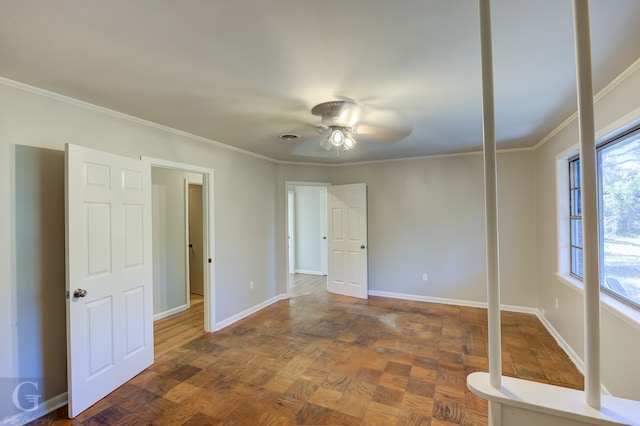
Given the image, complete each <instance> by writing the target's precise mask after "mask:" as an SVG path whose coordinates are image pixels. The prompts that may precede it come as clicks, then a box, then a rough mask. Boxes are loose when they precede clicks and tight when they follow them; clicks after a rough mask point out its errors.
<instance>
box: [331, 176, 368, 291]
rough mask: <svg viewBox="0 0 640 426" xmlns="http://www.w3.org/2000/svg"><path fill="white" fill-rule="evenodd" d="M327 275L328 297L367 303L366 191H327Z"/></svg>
mask: <svg viewBox="0 0 640 426" xmlns="http://www.w3.org/2000/svg"><path fill="white" fill-rule="evenodd" d="M327 210H328V215H327V216H328V217H329V218H330V219H329V223H328V227H329V242H328V245H329V271H328V286H327V289H328V290H329V291H330V292H331V293H337V294H343V295H346V296H353V297H358V298H361V299H367V298H368V297H369V289H368V275H367V268H368V265H367V187H366V185H365V184H354V185H336V186H331V187H329V196H328V199H327Z"/></svg>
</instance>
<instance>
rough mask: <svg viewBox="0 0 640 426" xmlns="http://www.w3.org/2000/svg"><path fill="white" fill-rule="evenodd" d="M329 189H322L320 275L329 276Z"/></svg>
mask: <svg viewBox="0 0 640 426" xmlns="http://www.w3.org/2000/svg"><path fill="white" fill-rule="evenodd" d="M328 250H329V249H328V247H327V188H321V189H320V274H321V275H327V269H328V268H329V265H328V263H327V262H328V260H327V255H328V254H329V251H328Z"/></svg>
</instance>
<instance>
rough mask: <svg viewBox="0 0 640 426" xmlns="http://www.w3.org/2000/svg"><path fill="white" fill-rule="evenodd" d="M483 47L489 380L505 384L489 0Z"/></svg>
mask: <svg viewBox="0 0 640 426" xmlns="http://www.w3.org/2000/svg"><path fill="white" fill-rule="evenodd" d="M480 51H481V55H482V129H483V140H484V143H483V158H484V196H485V216H486V219H485V220H486V239H487V243H486V244H487V299H488V302H489V382H490V384H491V386H493V387H495V388H499V387H500V386H501V385H502V352H501V351H502V349H501V344H500V270H499V265H500V262H499V254H498V187H497V172H496V132H495V117H494V116H495V114H494V100H493V54H492V50H491V9H490V5H489V0H480Z"/></svg>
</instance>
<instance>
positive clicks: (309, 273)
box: [296, 269, 324, 275]
mask: <svg viewBox="0 0 640 426" xmlns="http://www.w3.org/2000/svg"><path fill="white" fill-rule="evenodd" d="M296 274H305V275H324V274H323V273H322V272H320V271H311V270H309V269H296Z"/></svg>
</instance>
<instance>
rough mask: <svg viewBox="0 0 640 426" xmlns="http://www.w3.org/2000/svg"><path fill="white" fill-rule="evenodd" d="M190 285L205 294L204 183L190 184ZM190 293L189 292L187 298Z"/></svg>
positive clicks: (202, 294)
mask: <svg viewBox="0 0 640 426" xmlns="http://www.w3.org/2000/svg"><path fill="white" fill-rule="evenodd" d="M188 194H189V214H188V217H189V221H188V222H189V231H188V235H189V285H190V288H191V293H195V294H199V295H200V296H204V268H205V266H204V265H206V264H205V260H204V256H203V255H204V250H203V248H204V246H203V238H202V235H203V231H202V185H194V184H189V191H188ZM189 297H190V295H189V294H187V300H188V299H189Z"/></svg>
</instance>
